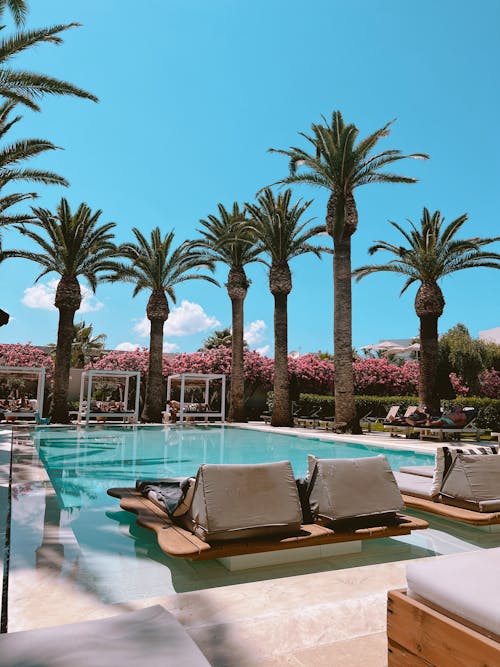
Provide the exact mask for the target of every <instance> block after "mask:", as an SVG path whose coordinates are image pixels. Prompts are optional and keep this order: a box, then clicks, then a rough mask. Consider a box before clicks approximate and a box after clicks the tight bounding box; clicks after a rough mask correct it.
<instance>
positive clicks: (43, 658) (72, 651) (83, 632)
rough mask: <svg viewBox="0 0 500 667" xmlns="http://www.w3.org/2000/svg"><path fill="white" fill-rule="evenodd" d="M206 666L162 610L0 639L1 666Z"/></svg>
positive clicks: (205, 661)
mask: <svg viewBox="0 0 500 667" xmlns="http://www.w3.org/2000/svg"><path fill="white" fill-rule="evenodd" d="M138 665H147V667H179V666H180V665H182V667H202V666H203V667H207V666H208V665H209V662H208V661H207V659H206V658H205V656H204V655H203V653H202V652H201V651H200V649H199V648H198V647H197V646H196V644H195V643H194V641H193V640H192V639H191V637H190V636H189V634H188V633H187V631H186V630H185V629H184V627H183V626H182V625H181V624H180V623H179V622H178V621H177V619H176V618H175V617H174V616H172V614H170V613H169V612H168V611H167V610H166V609H164V608H163V607H161V606H160V605H156V606H154V607H147V608H146V609H141V610H139V611H133V612H127V613H125V614H119V615H118V616H112V617H111V618H104V619H102V620H97V621H85V622H84V623H70V624H69V625H60V626H57V627H54V628H42V629H40V630H25V631H22V632H12V633H8V634H3V635H0V667H15V666H18V667H21V666H22V667H30V666H31V667H35V666H39V667H114V666H119V667H138Z"/></svg>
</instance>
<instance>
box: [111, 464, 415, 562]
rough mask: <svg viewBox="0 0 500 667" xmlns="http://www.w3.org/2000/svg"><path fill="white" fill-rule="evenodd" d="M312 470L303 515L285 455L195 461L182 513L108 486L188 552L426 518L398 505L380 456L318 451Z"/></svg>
mask: <svg viewBox="0 0 500 667" xmlns="http://www.w3.org/2000/svg"><path fill="white" fill-rule="evenodd" d="M314 470H315V471H316V472H314ZM311 471H312V472H311V479H310V480H309V483H308V484H307V487H306V488H307V491H306V497H305V498H303V499H302V502H303V503H310V508H311V509H312V513H313V516H314V520H312V519H308V522H307V523H306V522H304V520H303V513H302V508H301V499H300V497H299V493H298V490H297V484H296V481H295V479H294V477H293V471H292V468H291V465H290V463H289V462H288V461H280V462H277V463H262V464H252V465H210V464H203V465H201V466H200V468H199V470H198V473H197V476H196V481H195V482H194V484H193V486H192V487H191V485H190V489H189V490H188V493H187V494H186V497H187V495H188V494H189V492H190V490H191V489H192V500H191V503H190V505H189V509H188V510H187V511H186V512H184V513H183V514H181V516H179V515H175V514H174V515H173V514H172V513H170V516H169V514H168V513H167V511H166V509H162V508H161V507H160V506H159V505H158V503H157V502H156V498H154V497H152V496H151V495H150V494H148V497H145V496H144V495H143V494H142V493H141V492H140V491H138V490H137V489H133V488H115V489H109V490H108V493H109V495H111V496H113V497H117V498H120V506H121V507H122V508H123V509H125V510H128V511H131V512H134V513H135V514H137V515H138V519H137V522H138V523H139V524H140V525H141V526H144V527H146V528H149V529H151V530H154V531H155V532H156V533H157V536H158V544H159V546H160V548H161V549H162V550H163V551H164V552H165V553H167V554H169V555H170V556H175V557H178V558H187V559H190V560H207V559H213V558H225V557H230V556H238V555H243V554H259V553H265V552H272V551H280V550H287V549H296V548H300V547H305V546H320V545H326V544H336V543H342V542H352V541H359V540H365V539H374V538H378V537H391V536H395V535H407V534H409V533H410V532H411V531H412V530H415V529H421V528H426V527H427V526H428V524H427V522H426V521H422V520H421V519H414V518H410V517H407V516H405V515H403V514H401V513H400V511H399V510H400V508H401V507H402V506H403V503H402V499H401V495H400V494H399V492H398V490H397V486H396V483H395V481H394V477H393V476H392V471H391V470H390V468H389V466H388V464H387V461H386V459H385V457H383V456H381V457H369V458H366V459H354V460H350V459H349V460H347V459H335V460H328V459H323V460H321V459H320V460H316V461H315V463H314V465H313V464H311ZM332 485H333V486H332ZM331 502H334V505H332V504H331ZM305 509H306V510H307V509H308V507H305Z"/></svg>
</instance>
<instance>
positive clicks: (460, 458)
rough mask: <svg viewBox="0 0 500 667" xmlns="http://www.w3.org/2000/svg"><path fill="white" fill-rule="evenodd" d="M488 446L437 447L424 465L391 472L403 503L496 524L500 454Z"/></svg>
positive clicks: (467, 520) (499, 510)
mask: <svg viewBox="0 0 500 667" xmlns="http://www.w3.org/2000/svg"><path fill="white" fill-rule="evenodd" d="M498 451H499V448H498V447H497V446H495V445H492V446H476V447H447V446H444V447H440V448H438V449H437V450H436V463H435V466H434V470H433V475H432V477H431V476H430V475H429V472H430V470H429V467H428V466H414V467H413V466H408V467H405V468H401V470H400V472H398V473H394V475H395V478H396V481H397V483H398V486H399V490H400V491H401V493H402V495H403V499H404V503H405V506H406V507H407V508H411V509H417V510H422V511H425V512H431V513H432V514H438V515H440V516H444V517H447V518H449V519H455V520H457V521H462V522H464V523H468V524H472V525H478V526H479V525H494V524H498V523H500V457H498Z"/></svg>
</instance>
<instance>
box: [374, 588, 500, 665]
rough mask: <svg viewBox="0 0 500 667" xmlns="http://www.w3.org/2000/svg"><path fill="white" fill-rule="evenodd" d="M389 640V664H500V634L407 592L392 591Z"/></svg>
mask: <svg viewBox="0 0 500 667" xmlns="http://www.w3.org/2000/svg"><path fill="white" fill-rule="evenodd" d="M387 639H388V651H389V655H388V665H389V667H419V666H420V667H490V666H491V667H494V665H500V644H499V643H498V637H493V636H488V633H487V632H486V630H481V629H480V628H477V627H472V626H471V625H469V624H467V623H466V621H464V620H463V619H460V618H459V617H457V616H454V615H452V614H450V612H448V611H446V612H445V611H444V610H441V609H436V608H434V607H432V606H431V605H430V604H429V603H428V602H426V601H424V600H415V599H413V598H410V597H408V596H407V595H406V591H401V590H395V591H389V593H388V599H387Z"/></svg>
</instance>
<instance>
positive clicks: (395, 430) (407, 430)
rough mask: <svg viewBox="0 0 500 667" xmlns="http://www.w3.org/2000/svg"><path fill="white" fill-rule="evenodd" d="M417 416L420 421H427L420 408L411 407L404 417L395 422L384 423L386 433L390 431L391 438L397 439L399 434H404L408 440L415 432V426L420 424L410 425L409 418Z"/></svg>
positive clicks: (407, 409)
mask: <svg viewBox="0 0 500 667" xmlns="http://www.w3.org/2000/svg"><path fill="white" fill-rule="evenodd" d="M412 415H415V416H416V417H417V418H418V419H420V418H422V419H425V417H424V413H423V412H420V411H419V410H418V406H416V405H409V406H408V407H407V408H406V410H405V413H404V415H403V416H402V417H399V418H397V417H396V419H394V420H390V419H389V420H387V421H384V422H383V423H384V431H389V433H390V435H391V437H396V436H397V435H399V434H403V435H404V436H405V437H406V438H409V437H410V435H411V433H412V432H413V431H414V430H415V426H417V425H418V424H417V423H415V424H409V423H407V422H406V419H407V417H411V416H412Z"/></svg>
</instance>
